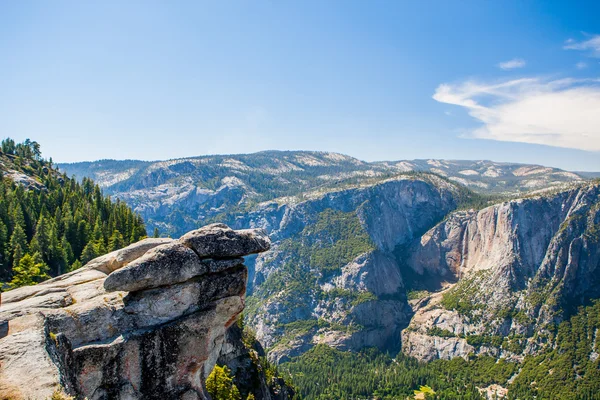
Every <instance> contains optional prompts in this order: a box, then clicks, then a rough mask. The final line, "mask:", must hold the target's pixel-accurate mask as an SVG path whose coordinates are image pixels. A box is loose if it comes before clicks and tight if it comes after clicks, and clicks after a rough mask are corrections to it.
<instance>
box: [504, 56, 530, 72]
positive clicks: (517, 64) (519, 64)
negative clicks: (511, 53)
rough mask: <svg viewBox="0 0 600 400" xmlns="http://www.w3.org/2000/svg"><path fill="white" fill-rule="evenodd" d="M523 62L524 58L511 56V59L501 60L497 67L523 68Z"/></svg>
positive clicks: (507, 68) (505, 68)
mask: <svg viewBox="0 0 600 400" xmlns="http://www.w3.org/2000/svg"><path fill="white" fill-rule="evenodd" d="M525 64H526V62H525V60H523V59H521V58H513V59H512V60H509V61H504V62H501V63H500V64H498V68H501V69H504V70H509V69H515V68H523V67H524V66H525Z"/></svg>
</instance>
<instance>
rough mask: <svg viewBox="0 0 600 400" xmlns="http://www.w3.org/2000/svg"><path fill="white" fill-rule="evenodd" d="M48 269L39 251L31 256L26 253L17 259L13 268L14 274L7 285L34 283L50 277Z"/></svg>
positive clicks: (14, 286)
mask: <svg viewBox="0 0 600 400" xmlns="http://www.w3.org/2000/svg"><path fill="white" fill-rule="evenodd" d="M48 270H49V268H48V266H47V265H46V264H45V263H44V261H43V260H42V256H41V255H40V253H35V254H34V255H33V256H31V255H29V254H28V253H27V254H25V255H24V256H23V257H22V258H21V259H20V260H19V265H17V266H16V267H14V268H13V274H14V275H13V279H12V280H11V281H10V283H9V285H10V287H11V288H17V287H21V286H28V285H35V284H37V283H39V282H42V281H44V280H46V279H49V278H50V276H49V275H48Z"/></svg>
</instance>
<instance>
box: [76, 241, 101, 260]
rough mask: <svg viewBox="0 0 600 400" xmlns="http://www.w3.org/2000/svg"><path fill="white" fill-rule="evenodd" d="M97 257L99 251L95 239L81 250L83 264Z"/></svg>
mask: <svg viewBox="0 0 600 400" xmlns="http://www.w3.org/2000/svg"><path fill="white" fill-rule="evenodd" d="M96 257H98V253H97V252H96V246H95V245H94V242H93V241H90V242H88V244H87V245H86V246H85V247H84V248H83V251H82V252H81V257H80V260H81V264H82V265H85V264H87V263H88V262H89V261H91V260H93V259H94V258H96Z"/></svg>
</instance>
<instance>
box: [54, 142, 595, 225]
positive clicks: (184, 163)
mask: <svg viewBox="0 0 600 400" xmlns="http://www.w3.org/2000/svg"><path fill="white" fill-rule="evenodd" d="M58 166H59V168H60V169H61V170H63V171H65V172H66V173H67V175H69V176H70V175H75V176H76V177H77V178H78V179H81V178H83V177H89V178H92V179H94V180H95V181H96V182H97V183H98V184H99V185H100V186H101V187H102V188H103V189H104V191H105V193H106V194H109V195H111V196H113V197H117V198H120V199H122V200H124V201H126V202H127V203H128V204H129V205H130V206H132V207H133V208H134V209H135V210H136V211H137V212H139V213H140V214H141V215H142V216H143V217H144V219H145V221H146V223H147V226H148V228H149V230H150V231H151V230H152V229H153V228H154V227H158V228H159V230H160V231H161V232H162V233H163V234H169V235H173V236H179V235H181V234H183V233H185V232H187V231H188V230H190V229H194V228H196V227H198V226H199V225H201V224H203V223H206V222H209V221H213V220H215V219H223V218H224V215H223V214H229V215H231V214H233V213H239V212H240V211H241V212H246V211H249V210H250V209H252V208H253V207H254V206H255V205H256V204H258V203H261V202H265V201H277V202H278V203H286V202H297V201H302V200H303V199H306V198H310V197H314V196H316V195H318V194H322V193H326V192H329V191H332V190H339V189H342V188H350V187H359V186H366V185H367V186H368V185H372V184H374V183H376V182H380V181H383V180H385V179H389V178H392V177H395V176H398V175H401V174H407V173H411V172H428V173H434V174H437V175H439V176H442V177H445V178H447V179H448V180H450V181H453V182H456V183H459V184H461V185H465V186H466V187H468V188H469V189H471V190H473V191H475V192H478V193H484V194H493V195H497V196H513V195H515V194H518V193H523V192H528V191H532V190H539V189H546V188H549V187H557V186H561V185H564V184H568V183H573V182H579V181H582V180H584V179H587V178H589V177H590V176H589V175H584V174H578V173H574V172H568V171H564V170H560V169H557V168H550V167H543V166H540V165H528V164H514V163H499V162H493V161H485V160H480V161H462V160H433V159H432V160H406V161H384V162H364V161H361V160H358V159H356V158H353V157H349V156H346V155H343V154H338V153H328V152H309V151H265V152H260V153H254V154H237V155H216V156H200V157H190V158H181V159H176V160H168V161H153V162H151V161H136V160H123V161H116V160H100V161H93V162H79V163H72V164H59V165H58Z"/></svg>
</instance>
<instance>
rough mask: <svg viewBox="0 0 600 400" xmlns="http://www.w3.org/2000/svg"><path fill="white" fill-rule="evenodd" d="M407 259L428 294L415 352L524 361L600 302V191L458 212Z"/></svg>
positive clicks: (413, 334)
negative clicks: (580, 311) (556, 331)
mask: <svg viewBox="0 0 600 400" xmlns="http://www.w3.org/2000/svg"><path fill="white" fill-rule="evenodd" d="M403 254H404V256H405V262H404V263H403V269H404V271H405V274H407V273H408V275H410V276H411V277H412V279H413V281H414V282H417V284H416V287H417V288H418V289H422V291H421V292H420V294H421V296H419V297H420V298H418V299H415V300H414V301H413V302H412V306H413V310H414V311H415V315H414V317H413V318H412V320H411V323H410V325H409V327H408V328H407V329H406V330H405V331H404V332H403V335H402V344H403V350H404V352H405V353H406V354H408V355H411V356H415V357H417V358H420V359H423V360H432V359H436V358H446V359H450V358H453V357H456V356H461V357H465V358H466V357H467V356H468V354H469V353H479V354H481V353H485V354H492V355H495V356H503V357H508V358H516V359H520V358H521V357H522V355H524V354H531V353H535V352H536V351H538V350H539V349H540V348H542V347H543V346H544V344H546V343H547V342H548V339H549V338H550V337H551V336H552V335H551V331H552V329H553V327H555V326H556V325H557V324H558V323H560V322H561V321H563V320H565V319H566V318H567V317H569V316H570V315H572V314H573V313H574V312H575V311H576V310H577V307H579V306H582V305H586V304H589V302H590V301H591V300H592V299H597V298H598V297H600V285H599V284H600V185H599V184H597V183H595V184H584V185H580V186H577V187H574V188H571V189H568V190H564V191H559V192H556V193H551V194H546V195H539V196H530V197H527V198H524V199H518V200H513V201H509V202H504V203H500V204H497V205H494V206H491V207H487V208H484V209H482V210H480V211H473V210H471V211H460V212H454V213H452V214H450V215H449V216H448V218H446V219H445V220H444V221H443V222H441V223H439V224H438V225H436V226H435V227H433V228H432V229H430V230H429V231H428V232H426V233H425V234H424V235H422V236H421V237H420V238H419V239H418V240H416V241H415V242H414V243H413V244H411V246H409V247H408V248H406V249H405V251H404V253H403ZM419 283H420V285H419Z"/></svg>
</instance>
